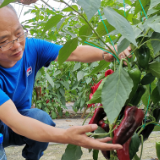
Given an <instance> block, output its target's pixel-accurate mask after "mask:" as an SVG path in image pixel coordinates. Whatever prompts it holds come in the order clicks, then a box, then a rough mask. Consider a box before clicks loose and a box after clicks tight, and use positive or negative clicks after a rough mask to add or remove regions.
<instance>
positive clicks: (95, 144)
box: [85, 137, 123, 151]
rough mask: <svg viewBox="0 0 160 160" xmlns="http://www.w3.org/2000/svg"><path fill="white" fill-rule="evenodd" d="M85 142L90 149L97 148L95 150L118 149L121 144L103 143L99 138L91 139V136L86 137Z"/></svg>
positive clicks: (120, 147)
mask: <svg viewBox="0 0 160 160" xmlns="http://www.w3.org/2000/svg"><path fill="white" fill-rule="evenodd" d="M86 139H88V140H86V142H87V143H86V144H87V146H85V147H86V148H92V149H97V150H103V151H106V150H118V149H122V148H123V147H122V145H120V144H110V143H104V142H100V141H99V140H96V139H93V138H89V137H86Z"/></svg>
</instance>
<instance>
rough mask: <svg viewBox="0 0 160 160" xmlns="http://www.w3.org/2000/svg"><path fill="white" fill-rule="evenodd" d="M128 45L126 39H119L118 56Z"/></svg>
mask: <svg viewBox="0 0 160 160" xmlns="http://www.w3.org/2000/svg"><path fill="white" fill-rule="evenodd" d="M129 45H130V42H129V41H128V40H127V39H126V38H124V37H121V38H120V40H119V43H118V54H120V53H121V52H123V51H124V50H125V49H126V48H127V47H128V46H129Z"/></svg>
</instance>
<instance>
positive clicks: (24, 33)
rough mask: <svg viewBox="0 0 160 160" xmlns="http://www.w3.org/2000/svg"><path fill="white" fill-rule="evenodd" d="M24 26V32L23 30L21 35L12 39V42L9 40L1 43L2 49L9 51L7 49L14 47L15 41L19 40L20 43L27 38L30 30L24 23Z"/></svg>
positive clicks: (0, 47)
mask: <svg viewBox="0 0 160 160" xmlns="http://www.w3.org/2000/svg"><path fill="white" fill-rule="evenodd" d="M22 27H23V29H24V32H23V33H22V34H21V35H20V36H18V37H17V38H16V39H14V40H12V41H10V42H8V43H5V44H3V45H1V46H0V49H1V50H2V51H7V50H9V49H10V48H12V47H13V45H14V42H15V41H17V42H19V43H20V42H22V41H24V40H25V38H26V37H27V35H28V30H27V29H26V28H25V27H24V26H23V25H22Z"/></svg>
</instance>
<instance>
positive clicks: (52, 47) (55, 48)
mask: <svg viewBox="0 0 160 160" xmlns="http://www.w3.org/2000/svg"><path fill="white" fill-rule="evenodd" d="M32 40H33V43H32V45H34V47H35V48H36V52H37V69H40V68H41V67H43V66H45V67H48V66H49V64H50V63H51V61H54V60H55V59H56V58H57V56H58V54H59V50H60V49H61V48H62V46H61V45H57V44H54V43H51V42H48V41H45V40H41V39H34V38H33V39H32Z"/></svg>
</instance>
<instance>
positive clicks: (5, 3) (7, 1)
mask: <svg viewBox="0 0 160 160" xmlns="http://www.w3.org/2000/svg"><path fill="white" fill-rule="evenodd" d="M12 2H15V0H4V1H3V3H2V4H1V5H0V8H2V7H4V6H7V5H8V4H9V3H12Z"/></svg>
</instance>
